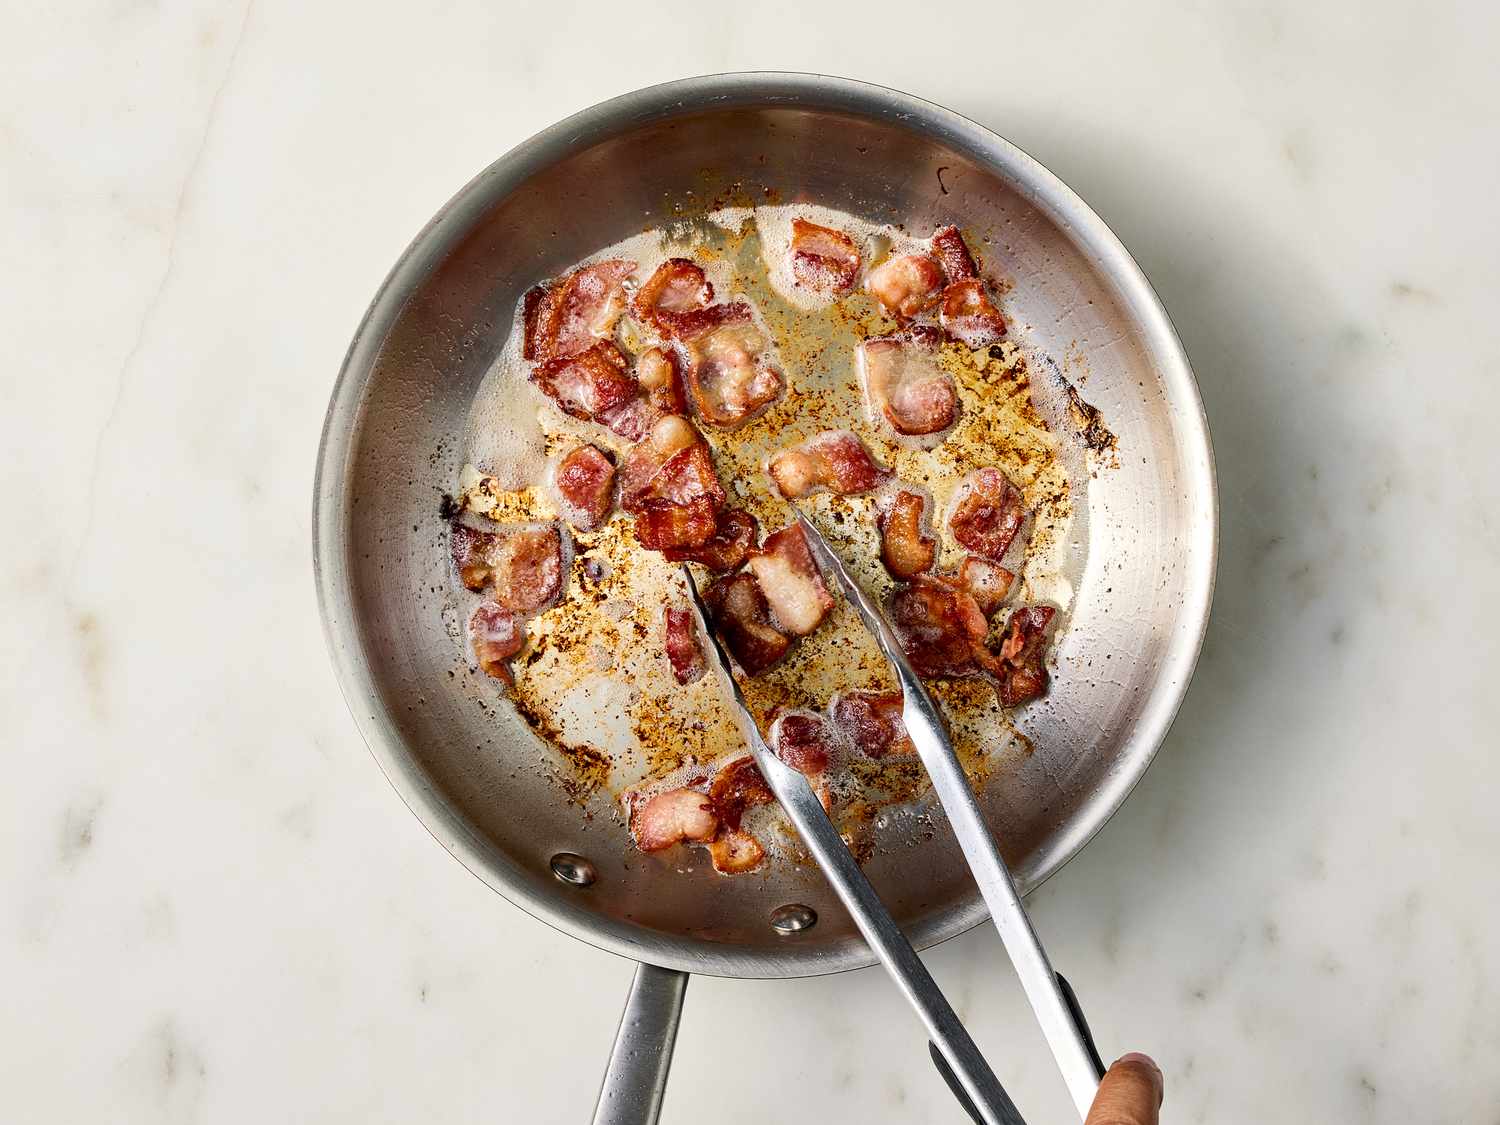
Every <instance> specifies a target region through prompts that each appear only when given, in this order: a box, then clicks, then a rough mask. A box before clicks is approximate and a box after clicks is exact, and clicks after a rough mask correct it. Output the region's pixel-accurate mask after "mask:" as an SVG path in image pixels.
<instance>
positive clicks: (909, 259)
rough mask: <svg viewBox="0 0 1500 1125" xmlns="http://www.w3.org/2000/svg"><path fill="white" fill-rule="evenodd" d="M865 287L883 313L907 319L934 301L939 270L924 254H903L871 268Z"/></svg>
mask: <svg viewBox="0 0 1500 1125" xmlns="http://www.w3.org/2000/svg"><path fill="white" fill-rule="evenodd" d="M865 287H866V288H868V289H869V290H870V292H871V293H872V294H874V296H875V299H876V300H877V301H879V302H880V304H881V307H882V308H884V309H885V311H886V312H888V313H890V314H891V315H893V316H898V317H901V318H902V319H903V320H909V319H911V318H912V317H914V316H916V315H917V314H918V313H920V312H921V311H922V310H923V309H925V308H927V307H928V306H930V305H931V304H932V303H933V302H934V301H936V300H937V298H938V294H939V293H941V292H942V290H943V271H942V269H941V268H940V267H939V266H938V264H937V263H936V262H934V261H933V260H932V259H931V258H929V257H927V255H925V254H904V255H901V256H900V257H896V258H887V259H886V260H885V261H883V262H881V263H880V265H878V266H876V267H875V268H874V269H872V270H871V271H870V276H869V277H868V278H866V279H865Z"/></svg>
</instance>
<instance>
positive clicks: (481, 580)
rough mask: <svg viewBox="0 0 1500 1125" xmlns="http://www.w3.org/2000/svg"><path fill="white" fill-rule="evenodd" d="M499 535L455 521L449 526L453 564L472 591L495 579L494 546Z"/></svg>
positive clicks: (497, 541)
mask: <svg viewBox="0 0 1500 1125" xmlns="http://www.w3.org/2000/svg"><path fill="white" fill-rule="evenodd" d="M499 541H500V537H499V536H498V535H496V534H495V533H493V532H489V531H478V530H476V529H475V528H472V527H470V526H469V525H468V524H465V523H459V522H458V521H457V520H454V521H453V522H452V523H450V524H449V525H448V542H449V546H450V547H451V548H452V550H453V565H454V566H456V567H457V568H458V580H459V581H460V582H462V583H463V584H464V585H465V586H467V587H468V588H469V589H470V590H483V589H484V588H485V587H486V586H488V585H489V584H490V583H491V582H493V581H494V580H495V547H496V546H497V545H498V543H499Z"/></svg>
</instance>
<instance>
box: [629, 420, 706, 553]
mask: <svg viewBox="0 0 1500 1125" xmlns="http://www.w3.org/2000/svg"><path fill="white" fill-rule="evenodd" d="M723 504H724V488H723V486H722V485H720V484H719V477H718V474H717V473H716V472H715V471H714V462H713V455H712V454H711V453H710V452H709V449H708V445H707V443H705V442H704V441H703V439H702V438H701V437H699V436H698V432H697V431H696V430H694V429H693V427H692V424H691V423H689V422H688V421H687V420H686V419H685V418H679V417H677V416H676V415H668V416H667V417H665V418H662V419H660V420H659V421H658V422H657V423H656V425H655V426H654V427H652V430H651V436H650V437H649V438H648V439H647V440H645V441H643V442H641V443H639V444H638V445H636V446H635V447H634V448H632V449H631V451H630V452H629V453H628V454H627V455H626V457H625V462H624V464H623V466H622V467H621V469H620V506H621V507H622V508H624V509H625V510H626V511H628V512H631V513H633V514H634V515H635V517H636V522H635V534H636V538H637V539H639V540H640V542H641V545H642V546H644V547H646V548H647V549H648V550H652V551H662V550H667V549H669V548H698V547H702V546H703V545H704V544H706V543H707V542H708V540H709V539H710V538H712V536H713V534H714V532H715V531H717V530H718V527H719V519H718V513H719V509H720V508H721V507H722V506H723Z"/></svg>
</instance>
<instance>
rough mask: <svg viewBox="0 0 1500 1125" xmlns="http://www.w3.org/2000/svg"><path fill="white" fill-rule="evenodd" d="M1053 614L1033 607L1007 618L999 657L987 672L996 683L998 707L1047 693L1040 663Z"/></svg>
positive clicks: (1047, 607)
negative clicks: (998, 699)
mask: <svg viewBox="0 0 1500 1125" xmlns="http://www.w3.org/2000/svg"><path fill="white" fill-rule="evenodd" d="M1056 613H1057V611H1056V610H1055V609H1053V608H1052V607H1051V606H1046V605H1033V606H1025V607H1023V608H1021V609H1018V610H1016V611H1015V612H1014V613H1012V614H1011V615H1010V620H1009V621H1008V622H1006V625H1005V639H1004V640H1003V641H1002V642H1001V644H1000V658H999V660H998V661H996V662H993V663H992V666H991V669H990V671H991V672H993V673H994V676H995V680H996V682H997V684H998V690H999V695H1000V705H1001V706H1002V707H1014V706H1016V705H1017V704H1019V703H1025V702H1026V701H1027V700H1028V699H1035V698H1036V697H1037V696H1039V695H1041V694H1042V693H1043V692H1044V691H1046V690H1047V684H1048V682H1049V681H1050V679H1051V677H1049V676H1048V674H1047V666H1046V664H1045V663H1044V659H1045V657H1046V647H1047V626H1049V625H1051V624H1052V618H1053V615H1055V614H1056Z"/></svg>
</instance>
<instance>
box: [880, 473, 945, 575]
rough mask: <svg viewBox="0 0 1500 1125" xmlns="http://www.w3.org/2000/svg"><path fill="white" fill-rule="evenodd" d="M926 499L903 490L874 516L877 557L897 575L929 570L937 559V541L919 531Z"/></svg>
mask: <svg viewBox="0 0 1500 1125" xmlns="http://www.w3.org/2000/svg"><path fill="white" fill-rule="evenodd" d="M926 509H927V501H926V499H925V498H923V497H922V496H919V495H918V494H917V493H915V492H907V491H906V490H904V489H903V490H902V491H900V492H898V493H896V495H895V497H894V498H893V499H892V500H891V502H890V503H889V504H887V505H886V506H885V507H883V508H882V509H881V511H880V515H879V516H878V517H876V524H877V526H878V527H879V528H880V557H881V559H882V561H884V563H885V568H886V570H888V571H890V572H891V574H892V575H893V576H894V577H896V578H910V577H911V576H912V575H913V574H920V573H921V572H922V571H924V570H931V569H932V564H933V563H934V562H935V561H936V560H937V540H936V539H935V538H933V537H932V536H930V535H926V534H924V533H923V531H922V514H923V512H925V511H926Z"/></svg>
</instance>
